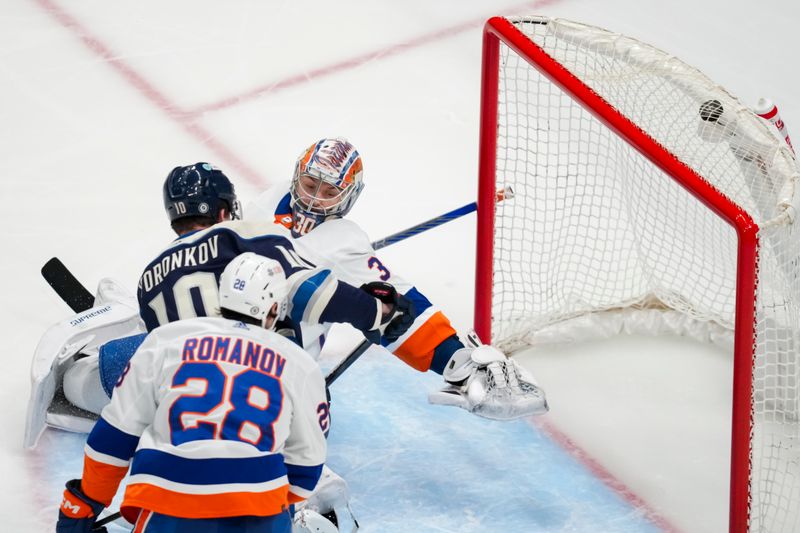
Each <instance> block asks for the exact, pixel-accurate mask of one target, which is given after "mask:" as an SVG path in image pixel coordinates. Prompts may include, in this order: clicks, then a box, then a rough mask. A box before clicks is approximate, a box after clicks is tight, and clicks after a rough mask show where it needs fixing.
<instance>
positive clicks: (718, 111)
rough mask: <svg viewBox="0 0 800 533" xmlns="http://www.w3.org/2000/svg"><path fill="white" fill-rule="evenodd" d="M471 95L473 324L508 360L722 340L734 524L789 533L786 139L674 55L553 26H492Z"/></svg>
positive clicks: (795, 469)
mask: <svg viewBox="0 0 800 533" xmlns="http://www.w3.org/2000/svg"><path fill="white" fill-rule="evenodd" d="M481 98H482V102H481V146H480V163H479V167H480V168H479V174H480V179H479V191H478V228H477V234H478V241H477V267H476V296H475V329H476V331H477V333H478V334H479V335H480V336H481V338H482V339H483V340H484V342H489V341H491V342H492V343H493V344H495V345H496V346H498V347H500V348H502V349H504V350H505V351H507V352H512V351H514V350H516V349H519V348H521V347H525V346H530V345H536V344H542V343H547V342H563V341H575V340H584V339H588V338H593V337H596V336H608V335H612V334H617V333H620V332H637V333H641V332H649V333H652V334H680V335H688V336H691V337H693V338H697V339H699V340H703V341H708V342H715V343H717V344H721V345H723V346H730V347H731V348H732V353H733V357H734V363H733V366H734V372H733V383H732V387H733V413H732V441H731V463H732V468H731V509H730V529H731V531H748V530H749V531H797V530H800V503H798V502H800V433H799V432H800V430H799V429H798V413H800V403H799V402H800V396H799V395H798V392H799V391H800V364H798V350H799V349H800V233H798V228H797V226H798V223H797V222H795V217H796V215H797V212H798V211H799V210H800V174H798V167H797V163H796V161H795V157H794V154H793V153H792V151H791V150H790V148H789V147H788V146H787V145H786V143H785V142H784V141H783V139H781V138H780V137H779V136H778V135H777V134H776V130H775V129H774V127H772V126H771V125H770V124H769V123H768V122H766V121H765V120H763V119H761V118H759V117H758V116H757V115H755V114H754V113H753V112H752V111H751V110H750V109H748V108H747V107H746V106H744V105H742V104H741V103H740V102H739V101H738V100H737V99H736V98H735V97H733V96H732V95H731V94H729V93H728V92H727V91H725V90H724V89H723V88H721V87H720V86H718V85H717V84H715V83H714V82H713V81H712V80H710V79H709V78H708V77H706V76H705V75H703V74H702V73H701V72H699V71H698V70H696V69H694V68H692V67H690V66H688V65H687V64H685V63H683V62H682V61H680V60H679V59H677V58H674V57H672V56H670V55H669V54H666V53H664V52H662V51H660V50H658V49H656V48H654V47H652V46H650V45H647V44H645V43H642V42H640V41H638V40H635V39H632V38H628V37H625V36H622V35H618V34H614V33H611V32H608V31H606V30H603V29H600V28H596V27H592V26H588V25H584V24H579V23H575V22H570V21H564V20H558V19H549V18H545V17H525V18H500V17H497V18H493V19H491V20H489V22H487V24H486V27H485V31H484V51H483V72H482V92H481ZM498 187H511V188H512V189H513V190H514V197H513V199H511V200H509V201H506V202H500V203H496V202H495V201H494V197H495V192H496V190H497V188H498Z"/></svg>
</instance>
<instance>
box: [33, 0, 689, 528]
mask: <svg viewBox="0 0 800 533" xmlns="http://www.w3.org/2000/svg"><path fill="white" fill-rule="evenodd" d="M35 1H36V2H37V3H38V4H39V6H41V7H42V9H44V10H45V11H46V12H47V13H48V14H50V15H51V16H53V17H54V18H55V19H56V20H58V22H59V23H60V24H61V25H62V26H64V27H65V28H66V29H68V30H70V31H72V32H73V33H75V34H77V36H78V38H79V39H80V40H81V41H82V42H83V43H84V45H86V46H87V48H89V49H90V50H91V51H92V52H93V53H95V54H96V55H98V56H100V57H101V58H102V59H103V60H104V61H105V62H106V63H107V64H109V65H111V67H112V68H113V69H114V70H116V71H117V73H119V74H120V75H121V76H122V77H123V78H124V79H125V80H126V81H127V82H128V83H130V84H131V86H133V87H134V88H135V89H136V90H138V91H139V92H140V93H141V94H142V95H144V97H145V98H146V99H147V100H148V101H150V103H152V104H153V105H154V106H155V107H157V108H158V109H159V110H161V111H162V112H164V113H165V114H166V115H167V117H168V118H170V119H171V120H173V121H174V122H177V123H178V124H180V126H181V127H182V128H183V129H184V130H185V131H186V132H187V133H188V134H189V135H190V136H191V137H193V138H195V139H196V140H198V141H199V142H200V143H201V144H202V145H204V146H206V147H207V148H209V149H210V150H211V151H212V152H215V153H216V154H217V156H219V157H220V158H221V159H223V160H225V161H226V162H227V163H228V164H229V165H230V166H231V167H232V168H233V169H235V170H236V171H237V172H238V173H239V174H241V175H242V176H243V177H245V178H246V179H247V180H248V181H250V182H251V183H252V184H254V185H257V186H264V185H265V184H266V180H264V178H263V177H262V176H261V175H260V174H259V173H258V172H256V171H255V170H253V169H252V168H250V167H249V166H248V165H247V164H246V163H244V161H243V160H241V159H240V158H239V157H238V156H236V155H235V154H234V153H233V152H232V151H231V150H230V149H229V148H228V147H227V146H225V145H224V144H223V143H222V142H220V141H219V140H217V139H215V138H214V136H213V135H212V134H211V132H210V131H208V130H206V129H205V128H204V127H202V126H201V125H199V124H198V123H197V122H196V120H197V118H199V116H200V115H202V114H203V113H206V112H211V111H218V110H221V109H225V108H227V107H231V106H233V105H237V104H240V103H244V102H247V101H250V100H253V99H256V98H259V97H261V96H263V95H265V94H269V93H271V92H275V91H279V90H282V89H287V88H291V87H296V86H298V85H302V84H305V83H309V82H311V81H315V80H317V79H320V78H323V77H326V76H330V75H333V74H337V73H339V72H343V71H345V70H350V69H353V68H356V67H358V66H360V65H363V64H365V63H367V62H370V61H375V60H382V59H386V58H388V57H391V56H394V55H398V54H400V53H403V52H406V51H410V50H413V49H415V48H419V47H421V46H424V45H427V44H430V43H433V42H436V41H440V40H442V39H446V38H449V37H453V36H455V35H458V34H460V33H463V32H464V31H467V30H470V29H472V28H475V27H476V26H479V25H481V24H483V22H484V20H485V19H483V18H482V19H475V20H471V21H469V22H465V23H462V24H459V25H456V26H452V27H449V28H444V29H442V30H439V31H436V32H433V33H429V34H426V35H423V36H421V37H417V38H415V39H411V40H410V41H406V42H403V43H398V44H394V45H391V46H388V47H385V48H382V49H380V50H376V51H373V52H369V53H366V54H362V55H360V56H357V57H354V58H351V59H348V60H345V61H341V62H339V63H335V64H333V65H329V66H327V67H322V68H319V69H316V70H312V71H311V72H307V73H303V74H299V75H295V76H291V77H289V78H286V79H284V80H280V81H277V82H274V83H270V84H267V85H263V86H260V87H256V88H255V89H251V90H250V91H247V92H245V93H243V94H241V95H238V96H232V97H229V98H225V99H223V100H220V101H218V102H215V103H211V104H206V105H204V106H200V107H198V108H196V109H194V110H191V111H185V110H182V109H181V108H180V107H179V106H178V105H176V104H175V103H174V102H172V101H171V100H170V99H169V98H167V97H166V96H165V95H164V93H162V92H161V91H159V90H158V89H156V88H155V87H154V86H153V84H152V83H150V82H149V81H148V80H147V79H145V78H144V77H143V76H142V75H140V74H139V73H138V72H136V71H135V70H134V69H133V68H132V67H131V66H129V65H127V64H126V63H125V62H124V61H123V60H122V59H120V58H119V56H118V55H117V54H114V53H113V52H112V51H111V49H110V48H109V47H108V46H107V45H105V44H104V43H102V42H101V41H100V40H99V39H97V38H96V37H94V36H93V35H92V34H91V32H89V30H88V29H87V28H85V27H84V26H83V25H82V24H81V23H80V22H79V21H78V20H76V19H75V18H74V17H72V16H71V15H69V14H68V13H66V12H65V11H64V10H63V9H61V8H60V7H59V6H58V5H56V4H55V3H54V2H53V1H52V0H35ZM558 1H559V0H538V1H535V2H526V3H524V4H521V5H519V6H515V7H513V8H510V9H507V10H505V13H507V14H512V13H516V12H519V11H520V10H523V9H526V8H541V7H544V6H546V5H548V4H552V3H556V2H558ZM534 425H535V426H536V427H538V428H539V429H541V430H542V431H544V432H545V433H546V434H547V435H548V437H549V438H550V439H551V440H553V441H554V442H556V443H558V444H559V445H560V446H561V447H562V448H564V449H565V450H566V451H567V452H568V453H570V455H572V456H573V457H574V458H575V459H577V460H578V461H579V462H581V463H582V464H583V465H584V466H586V467H587V468H588V469H589V470H590V471H591V472H592V473H593V474H594V475H595V476H597V478H598V479H600V480H601V481H603V483H605V484H606V485H607V486H608V487H609V488H610V489H611V490H613V491H614V492H616V493H617V494H618V495H620V496H621V497H622V498H623V499H624V500H625V501H627V502H628V503H629V504H631V505H632V506H634V507H635V508H639V509H643V510H644V512H645V515H646V516H647V518H648V519H649V520H650V521H651V522H653V524H655V525H656V526H658V527H660V528H662V529H663V530H664V531H666V532H671V533H673V532H677V531H678V529H677V528H676V527H675V526H673V525H672V524H671V523H670V522H669V521H668V520H667V519H666V518H664V517H662V516H661V515H659V514H658V513H657V512H655V511H654V510H652V509H651V508H650V507H649V506H648V505H647V503H646V502H645V501H644V500H642V498H640V497H639V496H637V495H636V494H635V493H634V492H633V491H631V490H630V489H629V488H628V487H626V486H625V485H624V484H623V483H622V482H621V481H619V480H618V479H616V478H615V477H614V476H613V475H612V474H611V473H610V472H608V471H607V470H606V469H605V468H603V466H602V465H600V463H598V462H597V461H595V460H594V459H592V458H591V457H590V456H589V455H588V454H586V452H584V451H583V450H582V449H581V448H579V447H578V446H577V445H576V444H575V443H573V442H572V441H571V440H570V439H569V438H568V437H567V436H566V435H564V434H563V433H561V432H560V431H559V430H558V429H556V428H555V427H554V426H552V425H551V424H549V423H541V422H537V423H535V424H534Z"/></svg>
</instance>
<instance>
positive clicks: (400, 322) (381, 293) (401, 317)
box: [361, 281, 417, 344]
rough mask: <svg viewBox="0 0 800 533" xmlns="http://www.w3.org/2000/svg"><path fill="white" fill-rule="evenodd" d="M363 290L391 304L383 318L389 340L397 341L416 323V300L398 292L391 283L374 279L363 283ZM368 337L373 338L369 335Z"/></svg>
mask: <svg viewBox="0 0 800 533" xmlns="http://www.w3.org/2000/svg"><path fill="white" fill-rule="evenodd" d="M361 290H363V291H366V292H368V293H369V294H371V295H372V296H373V297H375V298H377V299H378V300H380V301H381V302H383V303H385V304H386V305H388V306H389V310H388V311H387V312H386V313H384V314H383V317H382V319H381V331H382V332H383V338H384V339H386V341H387V342H389V343H392V342H394V341H396V340H397V339H398V338H399V337H400V336H401V335H402V334H403V333H405V332H406V331H408V328H410V327H411V324H413V323H414V319H415V318H416V317H417V312H416V311H415V310H414V302H412V301H411V300H409V299H408V298H406V297H405V296H403V295H402V294H398V293H397V290H396V289H395V288H394V287H393V286H392V285H390V284H389V283H386V282H384V281H373V282H370V283H365V284H364V285H362V286H361ZM367 339H369V340H372V339H370V337H369V336H367ZM376 344H377V343H376Z"/></svg>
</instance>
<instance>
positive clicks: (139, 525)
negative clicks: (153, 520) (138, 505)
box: [131, 510, 153, 533]
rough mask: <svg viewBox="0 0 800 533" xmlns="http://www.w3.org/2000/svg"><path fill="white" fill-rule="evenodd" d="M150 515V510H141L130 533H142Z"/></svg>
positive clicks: (151, 512)
mask: <svg viewBox="0 0 800 533" xmlns="http://www.w3.org/2000/svg"><path fill="white" fill-rule="evenodd" d="M152 514H153V511H150V510H143V511H142V512H141V513H139V518H137V519H136V526H135V527H134V528H133V531H131V533H142V531H144V528H146V527H147V522H148V520H149V519H150V516H151V515H152Z"/></svg>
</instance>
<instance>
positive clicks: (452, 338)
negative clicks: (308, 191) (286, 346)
mask: <svg viewBox="0 0 800 533" xmlns="http://www.w3.org/2000/svg"><path fill="white" fill-rule="evenodd" d="M288 191H289V184H288V183H284V184H282V185H279V186H275V187H272V188H270V189H268V190H267V191H265V192H263V193H262V194H261V195H260V196H259V197H258V198H257V199H256V201H255V202H253V203H251V204H250V205H248V206H247V207H246V209H245V214H246V216H247V217H248V219H252V220H262V221H264V222H272V225H273V227H274V228H273V229H272V230H271V232H272V233H279V234H281V235H283V236H285V237H286V238H287V239H291V242H292V244H293V245H294V247H295V250H297V252H298V253H299V254H300V255H302V256H303V257H307V258H308V259H309V260H311V261H312V262H314V263H315V264H316V265H319V266H321V267H325V268H329V269H331V271H332V272H333V274H334V275H335V276H336V277H337V278H338V279H340V280H342V281H344V282H347V283H350V284H351V285H356V286H359V285H361V284H363V283H369V282H370V281H379V280H380V281H386V282H388V283H391V284H392V285H393V286H394V287H395V288H396V289H397V292H399V293H401V294H403V295H405V296H406V297H407V298H408V299H410V300H411V301H413V302H414V307H415V309H416V312H417V317H416V319H415V320H414V323H413V324H412V326H411V327H410V328H409V329H408V331H406V332H405V333H404V334H403V335H402V336H400V338H398V339H397V340H396V341H394V342H392V343H388V342H384V345H385V346H386V348H387V349H388V350H390V351H391V352H393V353H394V354H395V355H396V356H397V357H398V358H400V359H401V360H402V361H403V362H405V363H406V364H408V365H409V366H411V367H413V368H415V369H417V370H420V371H427V370H429V369H432V370H435V371H437V372H439V373H441V372H442V371H443V369H444V365H445V364H446V363H447V361H448V360H449V359H450V356H451V355H452V353H453V351H455V350H457V349H458V348H461V347H462V346H463V345H462V344H461V343H460V341H458V340H457V337H456V335H457V333H456V330H455V329H454V328H453V326H452V325H451V324H450V321H449V320H448V318H447V317H446V316H445V315H444V313H442V312H441V310H439V309H438V308H437V307H436V306H435V305H433V304H432V303H431V302H430V301H429V300H428V298H426V297H425V295H423V294H422V293H421V292H420V291H419V290H417V288H416V287H415V286H414V285H412V284H411V283H409V282H408V281H406V280H405V279H403V278H402V277H400V276H398V275H397V274H396V273H395V272H394V271H393V269H391V268H389V267H388V266H387V265H386V264H385V263H384V262H383V261H382V260H381V259H380V258H378V256H377V254H376V253H375V250H374V249H373V248H372V244H371V243H370V240H369V237H368V236H367V234H366V232H364V230H363V229H361V227H360V226H359V225H358V224H356V223H355V222H353V221H352V220H348V219H346V218H335V219H331V220H327V221H326V222H324V223H323V224H319V225H317V226H316V227H315V228H313V229H312V230H311V231H309V232H308V233H306V234H305V235H303V236H302V237H298V238H293V237H292V236H291V232H290V229H291V227H292V222H293V219H292V211H291V206H290V196H289V192H288ZM326 331H327V330H326V329H325V327H324V326H316V327H314V326H313V325H312V326H309V325H307V324H303V342H304V343H305V347H306V349H308V350H309V351H310V352H311V353H312V354H314V353H315V352H316V351H317V350H318V347H317V346H315V345H314V344H313V343H314V342H315V340H316V338H318V337H319V336H320V335H322V334H324V333H325V332H326ZM440 347H443V348H444V349H440Z"/></svg>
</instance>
